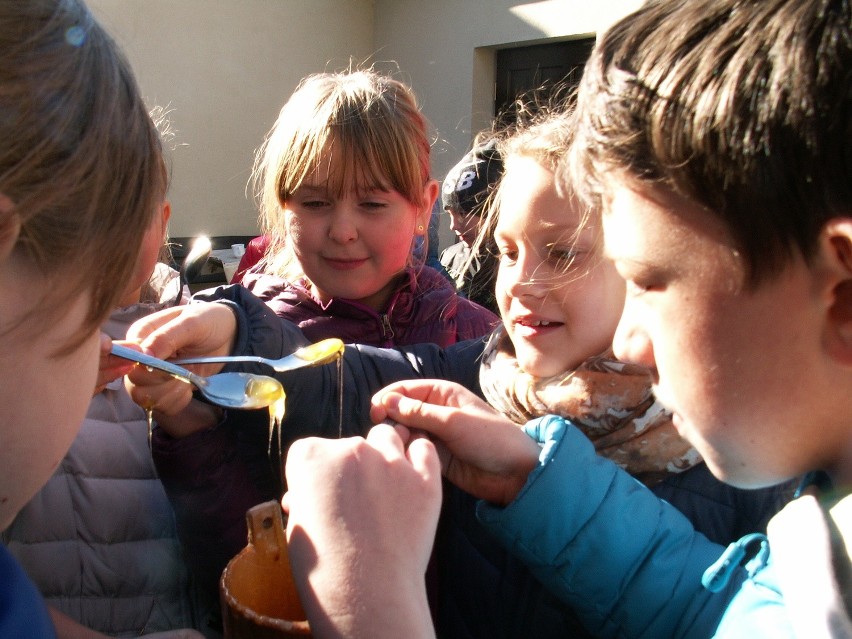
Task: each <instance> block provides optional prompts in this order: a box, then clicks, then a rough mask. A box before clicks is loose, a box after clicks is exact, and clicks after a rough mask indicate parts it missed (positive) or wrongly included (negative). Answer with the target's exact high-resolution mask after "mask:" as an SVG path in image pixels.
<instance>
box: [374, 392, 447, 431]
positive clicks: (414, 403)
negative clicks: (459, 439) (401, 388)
mask: <svg viewBox="0 0 852 639" xmlns="http://www.w3.org/2000/svg"><path fill="white" fill-rule="evenodd" d="M373 402H374V404H376V403H378V404H379V405H380V406H381V411H380V412H382V413H384V415H385V418H386V419H392V420H394V421H396V422H399V423H400V424H401V425H404V426H407V427H408V428H416V429H419V430H424V431H427V432H429V433H433V434H435V435H438V436H439V437H441V438H446V437H450V436H452V432H453V424H452V422H451V421H450V420H451V418H452V416H453V415H454V414H455V413H456V412H457V410H456V409H455V408H452V407H447V406H441V405H438V404H429V403H426V402H424V401H423V400H421V399H416V398H411V397H408V396H406V395H403V394H401V393H398V392H395V391H390V392H385V391H382V392H380V393H379V394H377V395H375V396H374V398H373Z"/></svg>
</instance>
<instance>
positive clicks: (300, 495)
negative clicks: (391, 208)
mask: <svg viewBox="0 0 852 639" xmlns="http://www.w3.org/2000/svg"><path fill="white" fill-rule="evenodd" d="M851 11H852V9H850V6H849V4H848V3H840V2H828V1H826V0H804V1H803V0H777V1H773V2H739V1H735V0H729V1H721V0H706V1H705V0H679V1H668V2H651V3H648V4H646V5H645V6H644V7H643V8H642V9H640V10H639V11H638V12H636V13H635V14H633V15H631V16H628V17H627V18H625V19H624V20H622V21H621V22H619V23H618V24H616V25H615V26H614V27H612V29H611V30H610V31H609V32H607V33H606V34H604V35H603V36H602V37H601V38H599V40H598V44H597V47H596V49H595V52H594V53H593V55H592V58H591V60H590V62H589V64H587V66H586V70H585V74H584V79H583V83H582V85H581V88H580V94H579V95H580V97H579V136H578V140H577V143H576V146H575V153H576V154H577V158H578V160H579V162H578V175H579V178H580V180H581V182H580V183H581V184H583V185H585V188H586V191H585V192H586V193H587V194H588V195H589V197H590V199H591V201H592V203H594V204H598V205H600V206H601V207H602V209H603V218H602V219H603V225H604V237H605V250H606V253H607V255H608V256H609V257H610V258H611V259H612V260H613V262H614V263H615V265H616V267H617V268H618V270H619V273H620V274H621V275H622V276H623V277H624V279H625V280H626V282H627V286H628V295H627V301H626V305H625V309H624V314H623V317H622V319H621V323H620V325H619V328H618V331H617V334H616V338H615V352H616V354H617V355H619V356H621V357H622V358H624V359H627V360H630V361H633V362H637V363H640V364H642V365H645V366H649V367H650V368H651V370H652V372H653V375H654V382H655V390H656V391H657V393H658V395H659V397H660V398H661V399H662V400H663V401H664V402H665V403H666V404H667V405H668V406H669V407H670V408H671V409H672V410H674V423H675V424H676V425H677V427H678V429H679V431H680V432H682V433H684V434H685V435H686V436H687V438H689V439H690V441H692V442H693V443H694V444H695V446H696V447H697V448H698V449H699V451H701V452H702V454H703V456H704V458H705V460H706V462H707V464H708V465H709V467H710V468H711V469H712V470H713V472H714V474H716V475H717V476H718V477H720V478H722V479H724V480H725V481H727V482H729V483H731V484H733V485H737V486H742V487H749V488H754V487H760V486H767V485H771V484H773V483H775V482H778V481H782V480H786V479H789V478H791V477H795V476H797V475H800V474H802V473H804V472H806V471H809V470H811V471H816V470H824V471H826V473H825V474H820V476H821V480H820V481H818V482H816V483H813V484H811V485H810V486H809V487H808V488H807V489H806V490H803V491H802V496H801V497H800V498H798V499H796V500H795V501H793V502H792V503H791V504H789V505H788V506H787V507H786V508H785V509H784V510H783V511H782V512H781V513H779V514H778V515H777V516H776V517H775V518H774V519H773V520H772V521H771V522H770V524H769V532H768V541H767V539H766V538H764V537H763V536H762V535H750V536H747V537H745V538H744V539H743V540H741V541H740V542H738V543H736V544H733V545H732V546H731V547H730V548H729V549H728V550H727V551H726V552H725V554H724V555H723V556H722V558H721V560H720V561H718V562H717V563H715V564H714V563H713V562H716V560H717V559H720V558H719V555H720V553H721V551H722V548H720V547H718V546H714V545H713V544H710V543H709V542H707V540H706V539H704V538H703V537H701V536H700V535H696V534H695V532H694V530H693V529H692V527H691V526H690V525H689V523H688V522H687V521H686V520H684V519H683V518H682V517H680V516H678V514H677V513H676V512H675V511H674V510H673V509H672V508H670V507H669V506H668V505H667V504H666V503H665V502H661V501H658V500H657V499H656V498H654V497H653V496H652V495H651V494H650V493H649V492H648V491H645V490H641V489H637V486H636V484H635V482H632V481H631V480H630V479H629V478H628V477H627V476H626V475H625V474H624V473H623V472H621V471H619V470H618V469H617V468H615V467H614V466H613V465H612V464H610V463H608V462H606V461H605V460H602V459H601V458H599V457H596V456H594V455H593V454H592V452H591V450H590V447H589V446H588V444H586V443H584V441H583V439H582V438H580V437H578V436H577V432H576V430H575V429H574V428H573V427H572V426H571V425H570V424H569V423H567V422H565V421H564V420H561V419H559V418H556V417H545V418H543V419H540V420H537V421H534V422H531V423H529V424H527V426H526V427H525V430H526V431H527V432H528V433H529V434H530V435H531V436H532V437H533V438H534V441H530V440H526V441H525V440H523V439H522V438H519V436H518V433H517V431H516V430H514V428H513V427H512V426H511V425H510V424H507V423H505V420H504V419H502V418H501V417H499V416H496V415H493V414H491V415H488V414H486V413H484V412H483V411H482V410H481V409H480V410H479V412H478V414H476V415H475V416H474V417H472V418H471V417H466V414H467V415H473V414H474V412H475V411H477V405H476V404H475V403H474V400H473V399H472V398H470V397H469V393H467V392H465V391H463V390H460V389H459V388H458V387H452V388H451V387H449V385H447V384H445V383H442V382H436V383H435V384H431V385H428V386H427V385H426V384H423V383H406V384H403V385H400V386H397V387H395V389H393V390H392V391H385V392H383V393H382V394H381V396H379V397H377V406H376V410H375V413H374V416H375V417H376V418H385V417H387V416H389V417H391V418H393V419H396V420H397V421H400V422H402V423H405V424H408V425H410V426H413V427H418V428H423V429H428V430H429V431H431V432H433V433H436V434H437V435H438V436H439V437H440V438H441V440H442V443H443V445H446V446H447V451H448V452H450V453H451V454H452V458H451V459H449V458H445V463H446V467H445V470H446V472H448V473H449V474H450V476H451V477H452V478H454V480H455V481H459V482H461V485H463V486H466V487H467V488H468V489H470V490H472V491H474V492H475V493H476V494H478V495H479V496H480V497H482V498H484V499H486V500H488V501H490V502H492V503H491V504H488V503H481V504H480V507H479V511H478V515H479V517H480V519H481V520H482V521H483V522H484V523H485V525H486V526H487V527H488V528H489V529H490V530H492V531H493V532H494V533H495V534H496V535H497V536H498V537H499V539H500V540H501V542H502V543H503V544H505V545H506V546H507V547H508V548H510V549H511V550H512V551H513V552H514V553H516V554H517V555H518V556H519V557H521V558H522V560H523V561H524V562H525V563H527V564H528V565H529V566H530V567H531V568H532V569H533V571H534V572H535V573H536V574H537V575H538V576H539V578H541V579H542V580H543V581H544V583H545V584H546V585H547V587H548V588H549V589H551V591H552V592H553V593H554V594H555V595H556V596H558V597H559V598H560V599H562V600H563V601H566V602H568V603H570V604H572V605H573V606H575V607H576V610H577V611H578V613H579V614H580V616H581V618H582V620H583V622H584V624H585V625H586V626H587V627H588V628H589V629H590V630H591V631H592V632H594V633H595V634H596V635H597V636H623V637H706V636H711V635H712V636H717V637H733V636H737V637H779V636H785V637H786V636H796V637H814V636H834V637H840V636H844V637H845V636H850V632H852V622H850V606H849V603H848V602H849V600H850V586H849V583H850V582H849V574H850V569H852V566H850V561H849V554H848V551H847V548H848V547H849V539H850V535H852V523H850V522H852V520H850V514H849V513H850V499H849V476H850V473H851V472H852V464H850V460H849V441H850V435H852V423H850V415H852V405H850V402H852V393H850V388H852V372H850V371H852V369H850V361H852V348H851V347H850V340H849V334H850V329H849V325H850V317H852V296H850V290H852V257H850V256H852V219H850V217H849V211H850V210H852V191H850V189H849V186H848V184H849V181H848V175H849V173H850V171H852V166H850V155H849V152H848V147H849V140H848V135H849V130H850V127H852V100H850V94H849V90H848V89H849V83H848V72H849V60H850V58H852V44H851V43H852V14H851V13H850V12H851ZM802 372H805V374H801V373H802ZM400 393H401V394H400ZM460 407H463V411H460V410H459V408H460ZM408 440H409V436H408V434H407V432H405V431H400V433H398V434H395V433H392V432H390V430H389V428H388V427H386V426H385V427H382V430H381V431H380V432H378V433H377V434H376V435H375V436H373V435H372V434H371V436H370V439H368V441H367V442H366V443H364V442H363V441H357V440H351V441H350V442H349V443H346V444H345V445H344V444H342V443H338V442H335V444H336V449H335V451H334V452H335V462H334V463H330V464H329V463H324V466H323V468H322V470H320V469H319V466H318V464H317V463H315V461H314V460H318V459H323V457H322V455H323V451H324V449H326V448H327V449H331V448H332V446H331V445H330V444H326V443H325V442H322V441H320V440H311V441H306V442H304V443H301V442H300V443H297V444H296V445H294V446H293V448H292V449H291V451H290V458H289V460H288V470H287V472H288V480H289V482H290V483H289V485H290V490H291V493H292V494H291V495H290V497H289V503H290V521H289V525H290V529H291V540H293V539H296V540H298V541H299V542H300V544H301V543H302V542H303V541H306V540H310V541H312V542H314V545H313V547H311V549H310V551H311V553H312V556H324V552H325V550H326V538H325V537H326V535H327V532H326V531H325V530H324V529H325V526H326V521H325V518H326V517H327V516H328V514H329V513H331V514H333V515H334V516H335V518H336V519H337V520H338V521H346V522H347V524H351V525H352V528H349V527H342V526H337V527H336V528H335V531H336V532H339V531H340V530H341V529H343V528H345V529H346V534H345V538H343V536H342V535H336V536H335V538H334V542H335V550H336V553H337V554H336V555H335V558H334V559H335V561H334V565H324V566H322V569H321V570H315V571H314V570H311V571H310V573H309V574H310V585H311V587H312V591H311V597H310V598H309V599H308V601H319V602H321V603H323V604H332V606H330V607H329V606H326V608H325V609H324V610H323V611H322V612H321V617H320V618H321V619H322V618H328V617H329V616H331V617H332V618H338V615H337V613H338V612H340V611H343V612H347V611H348V612H356V614H357V611H358V610H363V611H368V610H373V609H374V608H375V605H376V603H377V602H378V601H382V602H384V599H380V598H379V597H378V592H372V591H371V590H370V587H369V585H368V584H371V583H375V582H373V581H372V579H373V577H378V578H379V579H380V580H381V581H380V582H379V583H381V586H380V588H379V590H380V591H381V593H382V594H384V593H387V592H394V593H396V594H395V600H394V602H393V603H394V607H395V610H396V611H397V616H396V619H403V620H405V621H406V622H407V623H409V624H411V625H412V626H417V627H416V628H415V630H416V631H417V634H414V633H410V634H406V636H428V635H429V633H430V629H429V628H428V620H427V619H425V618H424V616H423V615H422V612H421V611H420V599H421V596H422V595H421V593H419V592H416V591H414V589H413V588H412V587H411V586H412V585H413V584H416V581H415V580H414V579H413V578H410V577H409V576H408V573H405V571H409V572H414V571H415V570H416V566H417V564H418V563H419V562H422V558H423V557H424V556H428V543H426V542H425V541H424V538H423V537H422V536H420V530H419V529H418V530H409V529H408V528H409V524H412V523H414V524H417V525H418V526H419V527H420V529H424V528H425V529H426V530H428V526H429V525H433V524H432V522H430V521H429V520H428V518H425V517H424V518H423V519H424V520H425V521H424V520H415V519H414V518H412V519H411V520H410V521H407V522H404V523H400V522H396V521H393V520H385V521H383V522H381V523H378V522H374V521H372V520H369V519H366V518H365V517H363V512H364V511H363V510H362V507H363V506H364V505H365V504H367V503H371V501H372V500H373V499H375V498H376V495H377V494H378V493H377V492H376V491H375V490H373V491H372V492H371V491H369V487H370V483H371V482H372V479H371V476H370V467H375V466H377V462H379V465H381V463H387V464H391V465H393V467H394V473H395V478H396V481H397V484H396V485H400V486H406V487H409V488H410V487H411V486H416V487H417V490H418V491H419V494H421V495H424V496H425V497H426V499H428V500H429V503H431V502H433V501H434V499H435V492H436V490H435V488H434V485H435V483H436V482H435V480H434V479H433V477H432V470H433V468H434V467H433V466H431V464H432V463H433V460H434V457H433V454H434V453H432V452H431V450H430V446H429V445H422V444H419V443H417V444H416V445H414V444H412V445H411V446H410V447H409V451H410V453H409V454H408V455H407V456H406V453H405V446H406V444H407V443H408ZM536 442H540V443H541V444H542V446H543V448H542V449H541V450H540V451H538V450H536V446H535V444H536ZM530 444H533V446H531V445H530ZM344 447H345V448H346V450H344ZM353 454H354V455H357V457H358V459H359V460H364V467H363V468H358V466H357V465H356V464H353V463H351V460H352V455H353ZM539 456H540V461H539V459H538V458H539ZM344 467H345V468H346V469H347V474H346V478H345V481H346V485H347V493H346V500H345V503H343V502H342V501H341V500H340V499H339V498H337V497H339V493H338V492H337V491H338V490H339V488H340V486H339V482H338V481H336V480H335V479H334V478H335V477H336V476H337V473H339V471H340V469H341V468H344ZM405 471H407V472H405ZM410 475H415V476H419V477H421V478H422V481H421V482H420V484H418V483H417V482H416V481H414V480H413V479H412V478H411V477H410ZM362 478H363V479H364V481H361V480H362ZM362 488H367V490H362ZM394 492H395V491H390V490H384V491H382V492H381V497H382V499H384V500H386V501H385V503H384V504H383V508H386V509H388V510H392V509H393V508H394V505H396V504H399V505H400V506H403V505H404V504H405V503H407V502H409V501H410V500H411V499H412V496H411V494H404V493H402V492H399V493H398V494H394ZM308 499H309V500H310V504H311V512H307V509H306V508H305V504H306V500H308ZM424 510H425V511H426V512H430V511H429V510H428V508H427V507H426V506H425V505H424ZM351 513H358V516H357V517H354V518H353V517H351ZM625 515H627V517H625ZM400 540H405V542H406V543H402V542H401V541H400ZM410 540H417V541H419V542H421V546H420V547H419V548H418V547H414V548H413V547H412V545H411V544H409V543H407V542H409V541H410ZM361 542H363V544H367V545H369V547H370V550H369V555H367V556H365V555H364V553H363V552H359V553H358V558H359V566H360V567H361V568H363V571H362V572H361V573H359V574H358V575H357V578H355V579H353V580H351V581H345V579H346V577H347V576H349V577H352V576H354V573H353V572H352V571H351V570H350V571H348V572H338V570H339V569H340V568H341V567H345V566H346V565H347V561H348V557H349V556H350V553H351V552H352V549H353V548H354V547H356V546H357V547H358V548H363V547H364V546H363V545H362V544H361ZM770 547H771V551H772V552H771V555H770V554H769V549H770ZM303 550H306V548H305V547H304V546H301V545H295V546H294V545H291V561H292V563H293V565H294V566H295V568H296V571H297V573H298V572H299V571H300V570H302V571H304V572H306V573H307V572H308V571H309V566H308V565H307V564H306V563H305V564H303V563H301V559H299V553H300V551H303ZM398 551H401V552H398ZM294 556H295V558H294ZM374 556H392V557H394V558H395V559H400V567H394V568H392V569H391V568H388V567H386V566H385V567H383V568H382V569H381V570H379V569H376V570H375V574H371V573H372V572H373V570H372V567H373V563H372V561H371V559H372V557H374ZM305 558H307V556H306V557H305ZM711 564H712V567H711V568H710V569H709V570H708V567H710V566H711ZM705 571H706V572H705ZM341 577H342V578H343V579H344V580H343V581H338V579H340V578H341ZM385 577H390V580H388V579H385ZM397 581H398V583H397ZM335 582H337V583H336V584H335ZM702 582H703V583H704V584H705V586H702ZM341 584H346V588H345V589H343V588H340V586H341ZM303 585H304V584H303ZM333 585H336V586H337V587H336V588H335V589H334V592H333V593H331V592H330V586H333ZM397 585H399V588H398V589H397ZM421 590H422V589H421ZM711 591H712V592H711ZM353 593H357V597H355V596H353ZM399 593H406V594H405V595H402V596H400V595H399ZM352 602H357V606H358V607H357V608H356V607H354V606H353V605H352ZM311 612H313V611H309V615H310V614H311ZM409 613H410V614H409ZM347 621H348V623H349V628H351V629H353V634H354V633H355V632H356V629H357V632H358V633H361V634H362V635H363V636H374V637H379V636H390V635H385V634H384V631H383V630H382V629H380V628H376V630H377V632H375V633H373V632H371V624H372V619H370V618H369V617H368V616H367V615H360V619H355V618H354V617H350V618H349V619H348V620H347ZM395 630H398V628H397V629H395Z"/></svg>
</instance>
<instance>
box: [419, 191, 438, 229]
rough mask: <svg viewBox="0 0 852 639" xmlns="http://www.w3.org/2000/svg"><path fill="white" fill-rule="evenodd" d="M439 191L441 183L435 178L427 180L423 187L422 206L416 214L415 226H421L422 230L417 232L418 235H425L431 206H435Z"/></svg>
mask: <svg viewBox="0 0 852 639" xmlns="http://www.w3.org/2000/svg"><path fill="white" fill-rule="evenodd" d="M440 192H441V185H440V184H439V183H438V181H437V180H429V181H428V182H426V185H425V186H424V187H423V208H422V209H421V210H420V212H419V213H418V215H417V225H416V226H417V227H421V226H422V227H423V229H424V230H423V232H418V233H417V234H418V235H425V234H426V230H425V229H428V228H429V218H430V217H431V215H432V207H434V206H435V200H436V199H437V198H438V194H439V193H440Z"/></svg>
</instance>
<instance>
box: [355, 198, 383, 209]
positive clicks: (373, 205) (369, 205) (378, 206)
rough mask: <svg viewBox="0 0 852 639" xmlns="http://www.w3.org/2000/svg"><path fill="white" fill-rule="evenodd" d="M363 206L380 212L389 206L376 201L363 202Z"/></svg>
mask: <svg viewBox="0 0 852 639" xmlns="http://www.w3.org/2000/svg"><path fill="white" fill-rule="evenodd" d="M361 206H363V207H364V208H365V209H372V210H378V209H383V208H385V207H386V206H387V204H386V203H384V202H379V201H376V200H367V201H365V202H361Z"/></svg>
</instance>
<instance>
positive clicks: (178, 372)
mask: <svg viewBox="0 0 852 639" xmlns="http://www.w3.org/2000/svg"><path fill="white" fill-rule="evenodd" d="M111 352H112V354H113V355H116V356H117V357H121V358H123V359H129V360H131V361H133V362H138V363H140V364H142V365H143V366H149V367H150V368H156V369H158V370H161V371H164V372H166V373H168V374H169V375H172V376H173V377H177V378H178V379H182V380H183V381H185V382H189V383H191V384H194V385H195V386H198V383H197V380H196V377H197V375H195V373H193V372H191V371H188V370H187V369H185V368H183V367H182V366H178V365H177V364H172V363H171V362H167V361H166V360H163V359H158V358H156V357H153V356H151V355H146V354H145V353H140V352H139V351H134V350H133V349H132V348H127V347H126V346H122V345H121V344H113V345H112V350H111Z"/></svg>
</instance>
